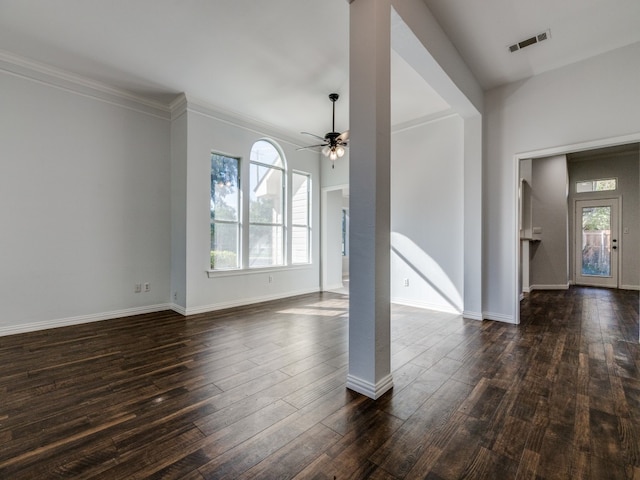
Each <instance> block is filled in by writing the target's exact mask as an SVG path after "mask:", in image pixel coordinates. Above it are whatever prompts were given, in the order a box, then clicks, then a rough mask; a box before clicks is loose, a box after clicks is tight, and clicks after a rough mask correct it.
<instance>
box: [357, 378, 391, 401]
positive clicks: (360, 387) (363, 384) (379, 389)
mask: <svg viewBox="0 0 640 480" xmlns="http://www.w3.org/2000/svg"><path fill="white" fill-rule="evenodd" d="M392 387H393V379H392V378H391V375H387V376H386V377H384V378H383V379H382V380H379V381H378V382H376V383H375V384H373V383H371V382H367V381H366V380H363V379H361V378H358V377H356V376H353V375H347V388H348V389H349V390H353V391H354V392H358V393H360V394H362V395H366V396H367V397H369V398H372V399H374V400H377V399H378V398H380V397H381V396H382V395H384V394H385V393H386V392H388V391H389V390H390V389H391V388H392Z"/></svg>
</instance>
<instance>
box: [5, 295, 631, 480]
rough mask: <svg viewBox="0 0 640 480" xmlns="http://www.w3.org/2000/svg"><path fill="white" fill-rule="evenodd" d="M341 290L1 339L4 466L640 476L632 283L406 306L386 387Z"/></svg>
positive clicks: (31, 472) (189, 475) (261, 473)
mask: <svg viewBox="0 0 640 480" xmlns="http://www.w3.org/2000/svg"><path fill="white" fill-rule="evenodd" d="M347 306H348V301H347V298H346V297H344V296H341V295H338V294H324V295H321V294H313V295H306V296H303V297H297V298H294V299H289V300H285V301H278V302H271V303H269V304H263V305H259V306H256V307H251V308H244V309H236V310H233V311H225V312H218V313H210V314H203V315H198V316H194V317H190V318H189V319H188V320H185V319H184V318H182V317H180V316H179V315H177V314H175V313H172V312H164V313H157V314H149V315H140V316H136V317H128V318H122V319H117V320H109V321H104V322H98V323H91V324H86V325H81V326H75V327H65V328H58V329H54V330H48V331H40V332H34V333H28V334H22V335H15V336H9V337H0V399H1V402H0V478H1V479H8V480H9V479H10V480H17V479H50V478H77V479H81V478H93V479H120V478H128V479H137V478H172V479H191V480H195V479H199V480H201V479H209V478H233V479H244V478H247V479H249V478H268V479H270V478H298V479H306V478H313V479H330V480H332V479H338V480H343V479H349V478H362V479H365V478H366V479H415V478H427V479H431V480H438V479H445V480H448V479H462V478H480V479H485V478H486V479H515V478H517V479H527V478H530V479H578V478H589V479H597V480H600V479H640V376H639V375H638V373H639V369H640V348H639V345H638V292H628V291H616V290H601V289H589V288H572V289H570V290H568V291H554V292H533V293H532V294H531V295H530V296H529V297H528V298H527V299H525V300H524V301H523V303H522V324H521V325H520V326H513V325H507V324H503V323H497V322H490V321H487V322H477V321H473V320H464V319H462V318H461V317H459V316H455V315H449V314H443V313H434V312H429V311H424V310H418V309H414V308H408V307H399V306H394V307H393V319H392V337H393V345H392V368H393V376H394V383H395V386H394V388H393V390H392V391H391V392H389V393H387V394H386V395H385V396H384V397H382V398H381V399H379V400H378V401H376V402H374V401H372V400H369V399H367V398H365V397H363V396H361V395H358V394H355V393H352V392H350V391H348V390H346V388H345V378H346V374H347V321H348V320H347V315H348V309H347Z"/></svg>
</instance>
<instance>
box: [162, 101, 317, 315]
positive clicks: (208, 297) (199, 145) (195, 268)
mask: <svg viewBox="0 0 640 480" xmlns="http://www.w3.org/2000/svg"><path fill="white" fill-rule="evenodd" d="M185 108H186V111H184V109H185ZM184 115H186V125H187V127H186V130H187V132H186V136H187V140H186V162H187V163H186V171H185V170H184V165H180V162H182V161H183V160H184V158H183V157H184V153H183V151H184V150H183V147H180V148H181V149H182V151H178V152H176V151H174V152H173V155H174V158H173V167H174V168H173V169H172V174H173V175H174V176H173V178H172V189H173V191H174V192H175V193H176V195H177V202H178V204H179V206H178V208H176V209H175V210H174V212H173V213H174V215H175V218H174V220H175V222H174V223H173V225H172V228H174V231H173V235H172V236H173V237H174V238H180V237H181V235H182V234H183V233H182V228H183V227H182V215H183V213H182V212H184V211H186V217H185V222H186V229H185V232H186V238H185V247H184V249H183V248H175V249H174V250H173V251H172V257H173V261H172V263H173V264H174V265H177V266H180V264H181V262H182V258H183V257H184V259H185V260H184V261H185V279H184V282H183V283H181V282H182V280H181V278H180V272H178V273H177V274H174V276H173V286H172V288H173V289H174V290H173V292H172V295H173V294H174V293H177V296H178V299H180V298H181V295H183V294H184V303H182V302H180V300H179V303H178V308H177V310H179V311H181V312H182V313H185V314H193V313H199V312H204V311H209V310H215V309H220V308H227V307H231V306H236V305H242V304H248V303H254V302H259V301H265V300H269V299H275V298H282V297H285V296H291V295H296V294H302V293H308V292H313V291H317V290H318V289H319V271H320V270H319V258H320V257H319V243H320V240H319V225H320V207H319V204H320V185H319V178H320V171H319V165H318V157H317V154H316V153H315V152H309V151H296V146H295V145H293V144H292V143H289V142H288V141H286V139H284V140H283V139H282V138H277V137H276V135H275V134H273V132H267V131H266V130H265V128H263V127H262V126H256V125H250V124H248V123H242V122H240V121H239V120H237V119H229V118H227V117H223V116H222V114H219V113H218V112H216V111H214V110H213V109H212V108H210V107H209V106H207V105H203V104H201V103H198V102H194V101H191V100H187V101H186V102H182V103H181V104H179V105H178V106H176V110H175V111H174V118H175V119H176V120H175V121H178V122H183V121H184V120H183V119H182V116H184ZM182 128H183V127H182V125H174V129H173V131H174V133H175V134H176V135H177V136H178V137H182V136H183V133H184V132H183V131H182ZM261 138H271V139H272V140H274V141H275V142H276V143H277V144H278V145H279V146H280V147H281V148H282V150H283V152H284V156H285V158H286V162H287V167H288V171H289V176H290V175H291V171H292V170H299V171H303V172H308V173H310V174H311V182H312V187H311V188H312V201H311V207H312V218H311V225H312V258H313V263H311V264H310V265H304V266H293V267H280V268H270V269H251V270H243V271H235V272H215V273H212V274H210V275H208V274H207V270H208V269H209V262H210V254H209V252H210V238H209V236H210V226H209V201H210V192H209V189H210V168H211V161H210V158H211V152H212V151H216V152H220V153H224V154H226V155H230V156H235V157H240V158H241V172H240V175H241V180H240V181H241V182H242V181H243V180H242V179H243V178H244V179H248V178H249V175H248V172H249V170H248V167H249V163H248V159H249V153H250V151H251V147H252V145H253V143H254V142H256V141H257V140H259V139H261ZM174 150H175V149H174ZM185 172H186V173H185ZM183 174H184V178H183ZM245 181H246V180H245ZM287 181H288V183H290V178H289V179H288V180H287ZM288 194H289V196H291V191H290V189H289V190H288ZM185 197H186V198H185ZM183 198H184V200H183ZM183 201H184V206H185V207H186V208H183V207H182V202H183ZM288 205H290V202H288ZM288 216H289V217H290V212H288ZM287 223H288V224H290V219H289V221H288V222H287ZM269 277H271V279H272V281H271V282H269ZM183 292H184V293H183Z"/></svg>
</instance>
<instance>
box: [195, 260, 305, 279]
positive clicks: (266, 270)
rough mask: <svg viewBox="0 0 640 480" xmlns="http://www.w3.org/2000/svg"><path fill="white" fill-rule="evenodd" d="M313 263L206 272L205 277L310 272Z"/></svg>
mask: <svg viewBox="0 0 640 480" xmlns="http://www.w3.org/2000/svg"><path fill="white" fill-rule="evenodd" d="M312 268H313V263H301V264H296V265H286V266H278V267H260V268H239V269H237V270H206V272H207V277H209V278H221V277H237V276H243V275H253V274H255V273H271V272H290V271H292V270H311V269H312Z"/></svg>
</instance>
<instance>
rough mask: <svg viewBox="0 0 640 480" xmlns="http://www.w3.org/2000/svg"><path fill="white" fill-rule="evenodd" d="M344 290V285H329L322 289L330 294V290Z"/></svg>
mask: <svg viewBox="0 0 640 480" xmlns="http://www.w3.org/2000/svg"><path fill="white" fill-rule="evenodd" d="M342 288H344V284H342V283H335V284H333V285H327V286H326V287H324V288H323V289H322V291H323V292H328V291H329V290H340V289H342Z"/></svg>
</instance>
